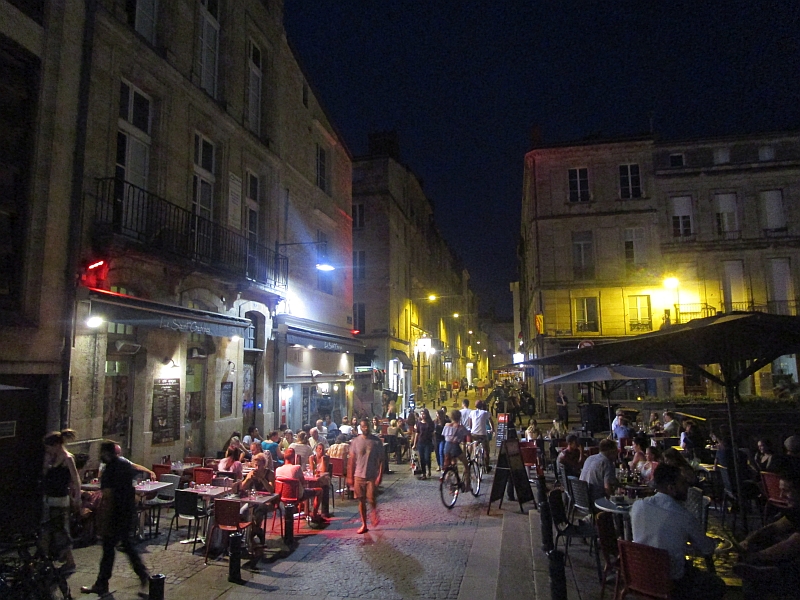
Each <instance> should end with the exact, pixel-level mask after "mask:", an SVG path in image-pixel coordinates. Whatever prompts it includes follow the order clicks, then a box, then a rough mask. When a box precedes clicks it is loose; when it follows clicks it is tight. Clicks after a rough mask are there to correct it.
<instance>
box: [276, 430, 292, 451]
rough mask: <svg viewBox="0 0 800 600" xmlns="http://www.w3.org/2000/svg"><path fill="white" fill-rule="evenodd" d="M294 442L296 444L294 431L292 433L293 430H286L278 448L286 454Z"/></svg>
mask: <svg viewBox="0 0 800 600" xmlns="http://www.w3.org/2000/svg"><path fill="white" fill-rule="evenodd" d="M293 442H294V431H292V430H291V429H286V430H285V431H284V432H283V436H282V437H281V441H280V442H279V443H278V448H279V449H280V451H281V452H284V451H285V450H286V449H287V448H288V447H289V446H290V445H291V444H292V443H293Z"/></svg>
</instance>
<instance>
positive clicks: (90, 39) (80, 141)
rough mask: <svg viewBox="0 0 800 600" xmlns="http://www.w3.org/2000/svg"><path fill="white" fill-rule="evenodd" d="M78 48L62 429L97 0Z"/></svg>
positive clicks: (90, 1)
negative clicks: (79, 53) (79, 60)
mask: <svg viewBox="0 0 800 600" xmlns="http://www.w3.org/2000/svg"><path fill="white" fill-rule="evenodd" d="M85 7H86V12H85V17H84V23H83V44H82V49H81V74H80V80H79V83H78V107H77V115H76V118H75V147H74V149H73V156H72V185H71V190H70V211H69V247H68V249H67V264H66V267H65V271H64V306H63V313H62V314H63V319H64V333H63V336H64V339H63V344H62V347H61V401H60V406H59V409H60V419H59V421H60V424H61V429H64V428H65V427H68V426H69V413H70V410H69V404H70V400H69V396H70V370H71V366H72V345H73V341H74V336H75V319H76V318H77V315H76V310H75V298H76V295H77V285H78V281H77V274H78V264H79V263H78V261H79V259H80V252H81V244H82V240H81V233H82V230H83V227H82V221H83V174H84V173H83V172H84V166H85V163H86V125H87V122H88V120H89V88H90V84H91V71H92V53H93V51H94V28H95V21H96V16H97V0H86V2H85Z"/></svg>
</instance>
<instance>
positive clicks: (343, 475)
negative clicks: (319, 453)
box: [328, 456, 347, 494]
mask: <svg viewBox="0 0 800 600" xmlns="http://www.w3.org/2000/svg"><path fill="white" fill-rule="evenodd" d="M328 460H329V461H330V463H331V482H333V478H334V477H336V478H337V479H338V483H337V484H336V487H337V489H336V490H335V492H339V494H344V493H345V492H346V491H347V488H346V487H342V480H347V459H344V458H334V457H332V456H330V457H328Z"/></svg>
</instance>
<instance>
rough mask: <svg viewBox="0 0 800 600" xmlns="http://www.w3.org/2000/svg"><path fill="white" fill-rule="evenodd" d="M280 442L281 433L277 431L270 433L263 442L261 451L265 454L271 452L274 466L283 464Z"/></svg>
mask: <svg viewBox="0 0 800 600" xmlns="http://www.w3.org/2000/svg"><path fill="white" fill-rule="evenodd" d="M279 441H280V432H279V431H278V430H277V429H275V430H273V431H270V432H269V435H268V436H267V439H265V440H264V441H263V442H261V449H262V450H263V451H264V452H269V453H270V454H271V455H272V464H274V465H278V466H280V465H282V464H283V452H281V449H280V447H279V446H278V442H279Z"/></svg>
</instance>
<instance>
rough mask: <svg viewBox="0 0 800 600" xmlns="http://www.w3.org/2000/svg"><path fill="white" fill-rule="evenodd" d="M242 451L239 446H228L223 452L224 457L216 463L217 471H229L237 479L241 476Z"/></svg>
mask: <svg viewBox="0 0 800 600" xmlns="http://www.w3.org/2000/svg"><path fill="white" fill-rule="evenodd" d="M241 458H242V451H241V450H240V449H239V448H234V447H233V446H228V451H227V452H226V453H225V458H223V459H222V460H221V461H219V464H218V465H217V470H218V471H223V472H225V473H231V474H232V475H233V478H234V479H236V480H237V481H238V480H239V479H241V478H242V463H241Z"/></svg>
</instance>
